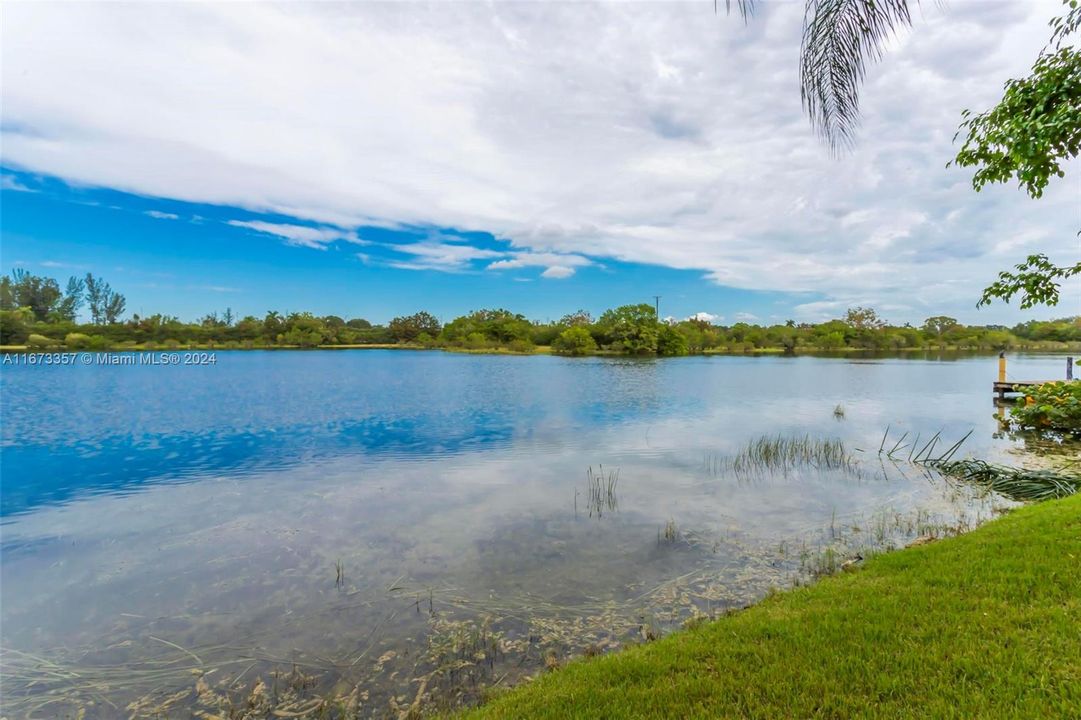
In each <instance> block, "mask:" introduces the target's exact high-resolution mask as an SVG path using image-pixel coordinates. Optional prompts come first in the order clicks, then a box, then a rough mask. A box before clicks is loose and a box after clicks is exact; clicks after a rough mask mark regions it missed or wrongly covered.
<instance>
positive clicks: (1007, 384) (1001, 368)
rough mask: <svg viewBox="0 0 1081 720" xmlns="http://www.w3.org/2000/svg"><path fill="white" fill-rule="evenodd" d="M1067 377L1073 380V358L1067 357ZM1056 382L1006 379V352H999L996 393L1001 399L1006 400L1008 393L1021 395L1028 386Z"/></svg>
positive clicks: (995, 384)
mask: <svg viewBox="0 0 1081 720" xmlns="http://www.w3.org/2000/svg"><path fill="white" fill-rule="evenodd" d="M1066 379H1067V380H1073V358H1072V357H1068V358H1066ZM1049 382H1055V381H1054V380H1007V379H1006V353H999V354H998V380H996V381H995V383H994V393H995V396H996V397H997V398H998V399H999V400H1005V399H1006V396H1007V395H1020V394H1021V393H1023V392H1024V391H1025V389H1026V388H1030V387H1035V386H1037V385H1043V384H1044V383H1049Z"/></svg>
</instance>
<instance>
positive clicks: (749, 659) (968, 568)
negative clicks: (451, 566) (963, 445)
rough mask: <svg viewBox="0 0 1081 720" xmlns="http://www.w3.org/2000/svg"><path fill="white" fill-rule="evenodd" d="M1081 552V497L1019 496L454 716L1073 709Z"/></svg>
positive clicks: (1079, 661) (1078, 670)
mask: <svg viewBox="0 0 1081 720" xmlns="http://www.w3.org/2000/svg"><path fill="white" fill-rule="evenodd" d="M1079 554H1081V495H1073V496H1070V497H1067V498H1063V499H1060V500H1049V501H1045V502H1041V503H1034V504H1030V505H1027V506H1022V507H1020V508H1017V509H1015V510H1013V511H1010V512H1008V513H1006V514H1005V515H1003V516H1002V517H999V518H997V519H995V520H993V521H991V522H989V523H986V524H984V525H982V526H980V527H978V528H976V529H974V530H972V531H971V532H967V533H963V534H961V535H957V536H954V537H950V538H946V539H942V540H938V541H935V542H929V543H926V544H923V543H918V542H917V543H913V544H911V545H909V546H908V547H906V548H904V549H901V550H897V551H894V552H888V553H883V554H881V555H877V556H875V557H872V558H870V559H869V560H867V561H866V562H865V563H864V565H863V567H860V568H859V569H857V570H855V571H854V572H847V573H841V574H838V575H833V576H829V577H825V578H822V579H820V580H818V581H817V582H815V583H813V584H811V585H808V586H806V587H801V588H797V589H793V590H789V591H784V592H779V593H776V594H774V595H772V596H769V597H767V598H765V599H764V600H762V601H760V602H758V603H755V604H754V605H751V606H750V607H748V608H746V609H744V610H741V611H737V612H735V613H732V614H730V615H727V616H724V617H721V618H719V619H717V620H713V621H705V622H702V623H699V624H695V625H692V626H691V627H689V628H686V629H684V630H679V631H676V632H674V633H672V634H670V635H668V636H665V637H664V638H662V639H660V640H657V641H654V642H650V643H645V644H641V645H637V646H634V647H630V648H627V649H624V650H621V651H618V652H615V653H612V654H609V655H604V656H600V657H595V658H586V659H579V660H575V661H572V662H570V663H568V664H567V665H565V666H564V667H562V668H559V669H556V670H554V671H553V672H549V673H545V674H542V675H541V676H539V677H537V678H536V679H535V680H533V681H532V682H530V683H528V684H526V685H521V686H518V687H515V688H511V689H508V690H505V691H502V692H500V693H499V694H497V695H495V696H493V697H492V698H490V699H489V700H488V701H487V702H486V703H485V704H482V705H481V706H479V707H476V708H473V709H470V710H466V711H464V712H461V713H457V714H455V715H454V716H453V717H458V718H463V719H473V720H480V719H482V718H577V717H581V718H589V717H606V718H646V717H681V718H688V717H701V718H707V717H708V718H712V717H725V716H729V715H733V714H735V715H739V716H753V717H777V718H782V717H810V716H812V715H814V716H817V715H827V716H830V717H863V716H867V715H868V714H869V713H870V711H872V710H873V711H874V712H873V713H872V714H874V715H876V716H877V715H878V714H886V715H890V716H891V717H927V716H936V717H937V716H955V715H958V714H959V715H961V716H967V717H976V716H986V715H989V714H990V715H1003V716H1005V715H1015V716H1036V715H1047V714H1048V713H1049V712H1051V714H1055V713H1056V711H1058V712H1062V717H1066V716H1067V714H1068V708H1076V707H1078V706H1079V704H1081V683H1079V682H1078V678H1079V677H1081V644H1078V643H1077V642H1076V640H1077V626H1078V623H1079V622H1081V576H1079V575H1078V574H1077V573H1076V572H1074V570H1075V569H1076V568H1073V563H1075V562H1076V558H1077V557H1078V555H1079ZM1071 568H1073V569H1071ZM958 678H962V679H963V680H964V682H958Z"/></svg>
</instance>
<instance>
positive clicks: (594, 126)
mask: <svg viewBox="0 0 1081 720" xmlns="http://www.w3.org/2000/svg"><path fill="white" fill-rule="evenodd" d="M801 6H802V3H776V4H772V3H763V4H762V5H761V6H760V12H759V13H758V15H757V16H756V17H755V18H754V20H753V21H751V22H749V23H747V24H744V23H742V22H740V21H739V20H738V19H736V18H728V17H725V16H724V14H723V13H722V14H721V15H719V16H718V15H715V14H714V13H713V12H712V9H711V8H709V7H706V6H701V5H696V4H667V3H649V4H644V3H643V4H604V5H593V4H585V3H567V4H555V5H551V4H527V3H514V4H510V3H508V4H491V3H488V4H479V3H441V4H435V5H431V6H425V7H423V8H421V7H419V6H417V5H413V4H375V3H364V4H360V3H358V4H347V5H341V4H320V3H292V4H281V5H271V4H246V3H245V4H234V3H216V4H209V5H207V4H195V3H171V4H150V3H148V4H141V5H133V4H123V5H116V4H96V3H80V4H70V3H67V4H53V3H16V4H12V5H10V7H5V12H4V24H3V27H2V28H0V32H2V38H0V39H2V45H3V48H4V50H3V60H4V83H3V108H4V110H3V113H4V118H3V119H4V123H3V126H2V138H0V139H2V141H3V146H4V155H5V160H6V161H7V162H10V163H11V164H13V165H14V166H17V167H20V168H25V169H28V170H30V171H33V172H40V173H45V174H50V175H55V176H59V177H62V178H64V179H66V180H69V181H72V182H78V183H83V184H90V185H98V186H106V187H112V188H117V189H121V190H126V191H131V192H136V193H139V194H143V195H147V196H155V197H163V198H174V199H180V200H188V201H198V202H210V203H217V204H222V205H231V206H239V207H244V208H246V209H249V210H253V211H259V212H263V211H272V212H275V213H278V214H281V215H287V216H291V217H296V218H299V219H301V220H304V221H307V222H311V223H319V224H322V225H326V224H330V225H334V226H340V227H358V226H361V225H364V224H368V223H371V224H378V225H383V226H395V225H399V224H401V225H410V226H434V227H453V228H458V229H462V230H478V231H487V232H491V233H493V234H494V235H495V236H496V237H499V238H506V239H508V240H509V241H510V242H511V244H512V249H513V251H516V252H521V253H538V254H539V253H553V254H556V255H561V256H566V255H581V256H589V257H593V258H614V259H618V260H624V261H631V262H639V263H652V264H658V265H663V266H667V267H671V268H681V269H690V270H697V271H701V272H702V273H703V275H704V276H705V277H707V278H709V279H710V280H712V281H714V282H716V283H718V284H722V285H728V286H733V287H738V288H746V289H770V290H788V291H812V292H816V293H818V294H819V295H820V296H824V297H825V299H824V300H823V302H839V303H842V304H844V303H848V302H850V301H852V300H856V299H859V300H862V301H866V302H868V303H871V304H880V305H886V304H892V305H896V306H904V307H907V308H909V309H910V311H911V312H912V313H913V314H918V313H919V312H922V310H923V309H925V308H927V309H935V310H939V311H944V310H947V309H951V306H953V307H956V308H961V307H963V308H966V309H967V310H969V311H971V308H972V305H973V301H974V299H975V298H976V297H978V295H979V290H980V288H982V286H983V285H985V284H986V283H987V281H989V280H990V279H992V278H993V277H994V275H995V273H996V272H997V270H999V269H1001V268H1003V267H1005V266H1007V265H1009V264H1011V263H1013V262H1016V261H1018V260H1019V259H1020V258H1021V256H1023V254H1024V253H1025V252H1027V251H1028V250H1029V249H1030V248H1037V247H1038V248H1039V249H1041V250H1043V251H1045V252H1048V253H1049V254H1050V255H1051V256H1052V258H1055V259H1061V260H1062V261H1068V260H1071V259H1076V257H1077V244H1076V239H1075V233H1076V230H1077V222H1078V212H1077V203H1076V198H1077V192H1078V181H1079V179H1081V178H1079V177H1078V167H1077V165H1078V164H1077V163H1076V162H1075V163H1073V164H1072V165H1071V167H1069V168H1068V177H1067V179H1066V180H1061V181H1057V182H1055V183H1053V185H1052V187H1051V188H1050V189H1049V191H1048V193H1047V194H1046V195H1045V197H1044V198H1043V199H1041V200H1040V201H1038V202H1036V201H1032V200H1030V199H1028V198H1027V197H1026V196H1025V195H1024V194H1023V193H1021V192H1019V191H1018V190H1016V189H1015V188H1013V187H995V188H987V189H985V190H984V191H983V192H981V193H979V194H976V193H974V192H973V191H972V189H971V186H970V174H968V173H966V172H965V171H962V170H957V169H951V170H947V169H945V167H944V166H945V164H946V162H947V161H948V160H949V159H950V157H951V156H952V155H953V154H954V153H955V152H956V145H954V144H953V143H952V138H953V134H954V132H955V131H956V129H957V125H958V121H959V119H960V112H961V110H962V109H964V108H973V109H983V108H986V107H989V106H990V105H991V104H993V103H994V102H995V101H996V100H997V98H998V96H999V94H1000V92H1001V88H1002V84H1003V82H1004V81H1005V80H1006V79H1007V78H1009V77H1018V76H1021V75H1023V74H1025V73H1026V72H1027V70H1028V67H1029V66H1030V64H1031V62H1032V60H1033V59H1034V58H1035V56H1036V54H1037V53H1038V52H1039V50H1040V48H1041V47H1042V46H1043V45H1044V43H1045V42H1046V40H1047V37H1048V29H1047V26H1046V24H1047V20H1048V19H1049V18H1050V17H1052V16H1053V15H1055V14H1057V13H1059V12H1061V4H1060V3H1059V2H1057V0H1039V1H1038V2H1027V3H1016V2H1006V1H1002V2H999V1H997V0H980V1H976V0H967V1H966V0H956V1H955V2H951V3H949V4H948V5H947V6H928V7H926V8H924V11H923V12H922V13H920V14H919V15H918V16H917V19H916V27H915V28H914V29H913V30H912V31H911V32H906V33H903V34H902V35H901V36H900V37H899V38H897V39H896V41H895V42H893V43H892V45H893V46H892V47H891V50H890V52H889V53H888V54H887V56H886V58H885V60H884V61H883V62H882V63H881V64H878V65H876V66H874V67H872V68H871V69H870V71H869V73H868V81H867V86H866V88H865V91H864V94H863V98H862V105H863V108H864V110H865V115H864V118H863V123H862V127H861V130H860V144H859V146H858V147H857V148H856V150H855V151H854V152H852V153H851V154H849V155H846V156H844V157H842V158H839V159H834V158H831V157H830V156H829V154H828V152H827V151H826V149H825V148H824V147H823V146H822V144H821V143H820V142H819V141H818V140H816V139H815V138H814V136H813V135H812V133H811V132H810V130H809V129H808V126H807V122H806V120H805V118H804V116H803V113H802V110H801V108H800V100H799V92H798V79H797V59H798V48H799V35H800V27H801V21H802V11H801ZM88 97H92V98H94V101H93V102H89V101H87V99H86V98H88ZM150 118H152V119H153V121H152V122H151V121H149V120H148V119H150ZM266 225H270V224H269V223H267V224H266ZM247 226H248V227H250V228H251V229H257V228H256V227H255V223H249V224H248V225H247ZM289 228H294V229H289ZM263 231H265V232H271V231H270V230H263ZM336 232H338V231H336V230H327V229H325V228H318V229H317V228H312V227H307V226H302V225H300V224H299V222H298V224H297V225H278V232H273V233H272V234H275V235H278V236H280V237H283V238H285V239H286V241H289V242H292V243H293V244H298V245H304V246H306V247H317V248H324V247H326V246H327V245H328V244H329V243H330V242H333V241H334V240H335V239H348V238H347V237H342V236H340V235H335V233H336ZM401 252H403V253H405V254H406V256H407V259H405V260H403V261H402V262H401V263H399V265H400V266H403V267H406V266H407V267H414V268H424V269H433V268H435V269H452V270H460V269H463V268H464V267H466V266H467V265H468V263H469V262H475V261H479V260H484V259H489V258H490V259H492V260H493V261H495V260H498V261H503V260H507V261H510V262H513V260H514V258H512V257H502V256H501V257H497V256H495V255H490V256H484V255H480V256H474V257H473V258H472V259H462V258H461V257H460V256H455V255H453V253H450V254H448V253H446V252H444V251H443V250H442V249H438V250H432V251H431V253H429V254H424V253H426V252H429V251H428V250H423V251H422V252H420V253H417V252H414V253H409V252H408V251H404V250H403V251H401ZM480 252H481V253H484V252H490V251H484V250H481V251H480ZM432 253H434V254H432ZM494 264H496V263H494V262H493V265H494ZM538 267H540V265H538ZM543 267H546V268H549V270H546V271H545V272H546V273H548V272H550V271H552V272H554V273H555V274H560V273H566V272H567V270H573V269H575V268H580V267H583V266H582V265H575V264H571V263H566V262H561V263H552V264H549V265H544V266H543ZM556 268H564V269H563V270H556ZM494 269H498V267H496V268H494ZM549 276H550V275H549ZM804 310H805V311H808V312H813V311H814V309H813V308H804ZM906 312H908V311H906Z"/></svg>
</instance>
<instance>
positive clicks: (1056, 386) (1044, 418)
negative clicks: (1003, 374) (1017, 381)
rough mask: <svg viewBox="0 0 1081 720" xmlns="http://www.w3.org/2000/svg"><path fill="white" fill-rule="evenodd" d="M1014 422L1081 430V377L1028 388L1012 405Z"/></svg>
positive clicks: (1014, 423) (1049, 427)
mask: <svg viewBox="0 0 1081 720" xmlns="http://www.w3.org/2000/svg"><path fill="white" fill-rule="evenodd" d="M1010 422H1011V424H1013V425H1015V426H1017V427H1021V428H1031V429H1035V430H1059V431H1063V432H1069V433H1074V434H1081V381H1077V380H1075V381H1070V382H1048V383H1043V384H1042V385H1037V386H1036V387H1032V388H1026V389H1025V398H1024V400H1023V401H1022V402H1020V403H1018V404H1017V405H1015V406H1014V407H1012V408H1011V409H1010Z"/></svg>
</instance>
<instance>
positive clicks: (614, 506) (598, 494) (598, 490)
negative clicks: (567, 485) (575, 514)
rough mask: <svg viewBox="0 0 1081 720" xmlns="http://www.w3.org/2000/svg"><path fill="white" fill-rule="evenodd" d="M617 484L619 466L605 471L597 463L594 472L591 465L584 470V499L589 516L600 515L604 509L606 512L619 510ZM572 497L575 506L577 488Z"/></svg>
mask: <svg viewBox="0 0 1081 720" xmlns="http://www.w3.org/2000/svg"><path fill="white" fill-rule="evenodd" d="M618 485H619V468H616V469H615V470H608V471H607V472H606V471H605V469H604V466H603V465H598V466H597V471H596V472H594V471H593V466H592V465H591V466H590V467H589V469H587V470H586V500H587V508H588V510H589V516H590V517H593V516H594V515H596V516H597V517H601V516H603V514H604V512H605V511H606V510H607V511H608V512H615V511H617V510H619V497H618V496H617V495H616V488H617V487H618ZM574 497H575V508H577V503H578V491H577V490H575V496H574Z"/></svg>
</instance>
